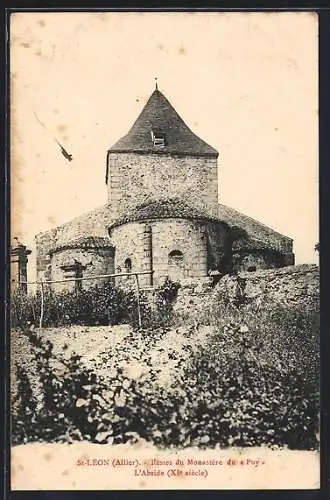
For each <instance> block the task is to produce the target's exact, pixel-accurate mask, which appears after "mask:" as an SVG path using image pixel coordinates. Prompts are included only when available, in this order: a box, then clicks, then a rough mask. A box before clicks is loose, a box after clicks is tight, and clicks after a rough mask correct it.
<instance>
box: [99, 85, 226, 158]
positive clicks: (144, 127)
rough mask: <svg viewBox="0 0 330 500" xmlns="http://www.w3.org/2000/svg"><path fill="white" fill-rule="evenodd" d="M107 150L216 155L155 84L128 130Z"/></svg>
mask: <svg viewBox="0 0 330 500" xmlns="http://www.w3.org/2000/svg"><path fill="white" fill-rule="evenodd" d="M109 151H110V152H117V153H119V152H121V153H124V152H134V153H172V154H178V155H185V154H188V155H195V156H213V157H217V156H218V152H217V151H216V150H215V149H214V148H212V147H211V146H209V145H208V144H207V143H206V142H204V141H203V140H202V139H200V138H199V137H197V135H195V134H194V133H193V132H192V131H191V130H190V128H189V127H188V126H187V125H186V124H185V123H184V121H183V120H182V118H180V116H179V115H178V113H177V112H176V111H175V109H174V108H173V106H172V105H171V104H170V102H169V101H168V100H167V99H166V97H165V96H164V95H163V94H162V93H161V92H160V91H159V90H158V88H157V86H156V90H154V92H153V93H152V94H151V96H150V97H149V99H148V101H147V103H146V105H145V106H144V108H143V110H142V111H141V113H140V115H139V116H138V118H137V120H136V121H135V123H134V124H133V126H132V128H131V129H130V131H129V132H128V134H126V135H125V136H124V137H122V138H121V139H120V140H119V141H118V142H116V144H114V145H113V146H112V147H111V148H110V150H109Z"/></svg>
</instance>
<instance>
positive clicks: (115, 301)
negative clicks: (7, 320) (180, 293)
mask: <svg viewBox="0 0 330 500" xmlns="http://www.w3.org/2000/svg"><path fill="white" fill-rule="evenodd" d="M178 288H179V284H178V283H173V282H172V281H170V280H168V279H167V280H166V281H165V283H164V284H163V285H161V286H160V287H158V288H157V289H156V291H155V308H152V307H151V306H150V304H149V302H148V298H147V297H146V295H145V294H143V293H142V294H141V298H140V302H141V304H140V309H141V316H142V319H143V325H144V326H151V325H153V326H157V325H159V324H164V323H165V322H167V321H169V320H170V316H171V313H172V306H173V302H174V300H175V298H176V294H177V290H178ZM10 310H11V326H12V327H13V328H16V327H22V328H26V327H28V326H29V325H35V326H38V325H39V318H40V311H41V293H40V290H39V291H37V293H36V294H35V295H27V294H25V293H23V292H21V291H20V290H16V291H15V292H14V293H13V295H12V297H11V308H10ZM137 311H138V306H137V296H136V293H135V292H134V291H133V290H124V289H123V288H120V287H116V286H115V285H114V284H112V283H105V284H103V285H101V286H98V285H96V286H94V287H91V288H89V289H87V290H85V289H82V290H76V291H67V290H64V291H61V292H58V293H55V292H54V291H52V290H50V289H45V291H44V317H43V326H46V327H50V326H63V325H88V326H94V325H114V324H120V323H125V322H127V323H130V324H132V325H133V326H137V325H138V312H137Z"/></svg>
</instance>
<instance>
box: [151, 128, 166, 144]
mask: <svg viewBox="0 0 330 500" xmlns="http://www.w3.org/2000/svg"><path fill="white" fill-rule="evenodd" d="M151 138H152V142H153V145H154V147H158V148H162V147H164V146H165V136H164V134H162V133H161V132H158V131H155V130H153V131H152V132H151Z"/></svg>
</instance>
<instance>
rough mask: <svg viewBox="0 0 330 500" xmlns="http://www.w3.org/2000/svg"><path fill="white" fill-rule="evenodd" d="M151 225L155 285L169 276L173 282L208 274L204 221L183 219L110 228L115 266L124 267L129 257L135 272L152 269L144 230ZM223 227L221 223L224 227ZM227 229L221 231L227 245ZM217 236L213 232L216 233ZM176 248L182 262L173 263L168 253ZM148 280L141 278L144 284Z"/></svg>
mask: <svg viewBox="0 0 330 500" xmlns="http://www.w3.org/2000/svg"><path fill="white" fill-rule="evenodd" d="M146 226H149V227H150V228H151V234H152V256H151V258H152V268H153V270H154V284H155V285H157V284H159V283H161V282H162V281H163V280H164V279H165V277H166V276H170V277H171V279H172V280H173V281H176V280H177V279H187V278H192V277H195V278H196V277H203V276H207V271H208V248H207V247H208V238H207V228H206V226H205V224H203V223H201V222H198V221H190V220H184V219H163V220H154V221H150V222H149V223H148V224H146V223H145V222H132V223H126V224H123V225H121V226H117V227H114V228H113V229H112V231H111V234H110V237H111V242H112V244H113V245H114V246H115V248H116V253H115V268H116V269H117V268H118V267H119V266H120V268H121V269H123V268H124V263H125V260H126V259H127V258H129V259H131V261H132V271H134V269H136V270H139V271H140V270H147V269H148V268H149V269H150V262H149V266H148V259H149V258H150V257H149V256H148V249H147V248H146V246H145V229H146ZM221 227H222V226H221ZM225 236H226V232H225V230H223V232H221V231H220V230H219V234H218V240H217V245H218V246H217V249H218V248H220V243H219V241H220V240H221V238H223V239H222V246H223V247H224V246H225ZM213 237H214V235H213ZM173 251H176V252H181V253H182V255H183V262H182V265H181V264H180V265H178V266H176V265H175V264H170V262H171V261H170V262H169V254H170V253H171V252H173ZM144 281H146V280H143V279H142V280H141V282H142V283H143V282H144Z"/></svg>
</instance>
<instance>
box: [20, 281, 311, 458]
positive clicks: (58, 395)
mask: <svg viewBox="0 0 330 500" xmlns="http://www.w3.org/2000/svg"><path fill="white" fill-rule="evenodd" d="M175 288H176V287H175V286H172V285H171V284H167V285H166V286H165V289H164V295H165V297H166V300H165V299H164V296H163V299H164V300H165V302H167V301H168V302H171V300H172V299H173V296H175V293H176V292H175ZM159 296H160V297H161V294H160V295H159ZM169 296H170V298H169ZM155 302H156V303H157V300H156V301H155ZM159 302H160V304H159V306H158V307H159V308H160V309H161V307H160V305H161V304H162V300H160V299H159ZM163 305H164V304H163ZM156 309H157V307H156ZM166 310H167V313H168V314H170V312H169V310H170V306H166ZM113 317H114V316H113ZM118 317H120V316H118ZM209 320H210V318H209ZM211 323H212V325H211V326H209V327H207V328H208V331H209V334H208V335H207V337H206V338H204V339H203V340H201V338H200V335H199V334H200V332H199V330H198V329H199V328H201V326H196V327H193V326H192V327H190V330H189V331H188V330H187V331H186V336H185V337H184V340H182V338H181V337H180V336H179V334H178V336H177V341H174V342H173V336H172V337H171V334H172V333H173V331H172V333H171V331H169V329H168V328H166V327H164V326H159V327H157V328H156V327H155V326H152V327H148V328H144V330H143V331H141V330H137V329H131V332H130V334H129V336H128V337H126V338H125V341H124V342H122V343H114V345H111V346H108V348H107V349H104V351H103V352H101V353H100V355H99V358H98V362H99V363H102V366H106V368H107V370H106V373H107V375H106V376H104V375H103V376H102V375H101V374H100V372H99V371H98V370H97V367H96V366H94V367H89V368H87V367H86V365H85V364H84V363H83V362H82V359H81V358H80V357H79V356H77V355H75V354H73V355H72V356H71V357H70V358H69V359H66V358H65V357H64V356H62V355H60V356H55V354H54V352H53V347H52V345H51V344H50V343H49V342H48V343H46V344H45V343H44V342H43V341H42V340H41V338H39V337H38V336H37V335H36V334H35V333H33V332H32V331H31V330H30V329H29V328H25V329H24V333H23V334H24V335H26V336H27V337H28V339H29V342H31V343H32V345H33V348H34V353H35V360H36V363H37V369H38V372H39V373H40V379H41V382H42V386H43V395H44V396H43V400H42V402H41V403H40V401H39V402H38V401H37V399H36V397H35V396H34V395H33V389H32V388H31V385H30V382H29V377H28V375H27V373H26V372H24V370H22V369H21V368H20V367H19V366H18V367H17V378H18V392H17V395H16V401H15V404H16V407H17V408H18V410H17V412H16V414H15V415H14V416H13V421H12V439H13V442H14V443H15V444H17V443H22V442H28V441H46V442H68V441H69V442H72V441H77V440H88V441H92V442H96V443H113V444H117V443H123V442H134V441H136V440H138V439H139V438H144V439H146V440H148V441H151V442H153V443H154V444H155V445H156V446H159V447H171V446H173V447H188V446H199V447H215V446H217V445H220V446H221V447H227V446H260V445H267V446H286V447H289V448H292V449H317V448H318V441H317V438H316V435H317V433H318V427H319V422H318V408H319V381H318V373H319V366H318V359H319V356H318V354H319V331H318V306H317V304H310V307H307V308H306V306H305V305H304V306H303V307H302V306H295V307H292V308H290V309H288V308H285V307H283V306H281V305H276V304H274V303H267V301H265V302H264V303H263V304H261V305H260V304H259V305H258V306H256V305H253V304H249V303H242V304H240V305H239V306H238V305H233V304H230V303H228V302H227V301H226V300H225V299H224V300H222V301H221V300H219V301H217V303H216V304H215V305H214V310H213V312H212V316H211ZM174 334H175V331H174ZM164 340H165V341H164ZM63 349H64V347H63ZM152 350H153V351H155V350H156V351H157V352H158V353H159V357H158V358H157V360H158V361H156V360H155V358H152V357H151V355H150V353H151V351H152ZM161 356H163V357H164V358H165V359H166V360H168V362H171V363H172V365H171V366H172V367H173V368H172V369H171V379H170V381H169V382H168V383H167V384H165V383H164V382H163V381H162V379H161V378H160V377H159V373H160V371H161V367H160V362H159V359H160V357H161ZM128 359H136V360H143V361H144V363H145V365H146V366H147V367H148V370H147V371H144V372H143V373H141V374H140V375H135V376H134V377H132V376H129V375H128V374H127V373H125V371H123V369H122V366H123V362H127V360H128ZM38 404H39V407H38ZM40 404H41V408H40ZM37 408H38V409H37Z"/></svg>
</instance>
